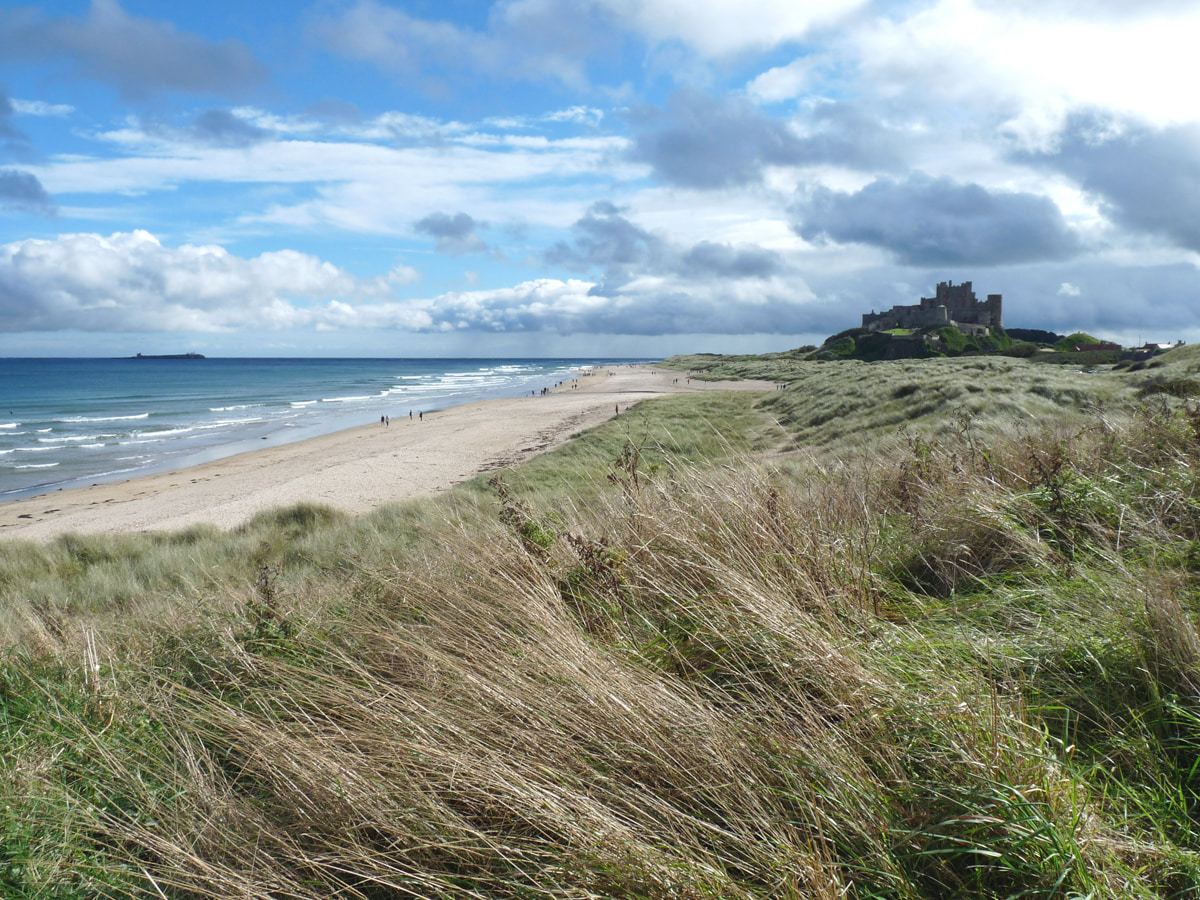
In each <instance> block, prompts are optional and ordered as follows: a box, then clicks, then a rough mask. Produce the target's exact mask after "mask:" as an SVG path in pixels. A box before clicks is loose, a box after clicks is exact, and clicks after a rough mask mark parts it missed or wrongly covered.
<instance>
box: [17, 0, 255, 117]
mask: <svg viewBox="0 0 1200 900" xmlns="http://www.w3.org/2000/svg"><path fill="white" fill-rule="evenodd" d="M0 56H3V57H4V58H5V59H7V60H9V61H18V60H21V61H34V62H41V61H45V60H65V61H67V62H68V63H69V64H70V65H71V67H72V68H73V69H74V70H75V72H76V74H77V75H79V76H80V77H84V78H92V79H96V80H99V81H103V82H107V83H109V84H112V85H114V86H115V87H116V88H117V89H118V91H120V93H121V95H122V96H123V97H125V98H127V99H142V98H144V97H147V96H149V95H150V94H153V93H155V92H158V91H164V90H174V91H184V92H187V93H197V94H207V93H215V94H224V95H239V94H242V93H243V92H245V91H246V90H248V89H249V88H252V87H255V86H257V85H259V84H261V83H262V82H264V81H265V80H266V70H265V68H264V67H263V66H262V64H261V63H259V62H258V61H257V60H256V59H255V58H254V56H253V55H252V54H251V53H250V51H249V50H247V49H246V47H245V46H244V45H243V44H241V43H240V42H238V41H232V40H230V41H223V42H221V43H219V44H214V43H212V42H210V41H207V40H205V39H204V38H202V37H199V36H197V35H194V34H188V33H186V32H180V31H178V30H177V29H176V28H175V27H174V26H173V25H171V24H170V23H166V22H159V21H155V20H153V19H145V18H140V17H137V16H131V15H129V14H128V13H126V12H125V11H124V10H123V9H122V8H121V6H120V4H119V3H118V2H117V0H92V6H91V9H90V10H89V12H88V14H87V16H86V17H83V18H76V17H62V18H53V19H51V18H45V17H44V16H43V15H42V13H41V12H40V11H39V10H37V9H33V8H28V7H27V8H23V9H11V10H8V11H3V12H0Z"/></svg>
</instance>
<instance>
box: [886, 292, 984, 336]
mask: <svg viewBox="0 0 1200 900" xmlns="http://www.w3.org/2000/svg"><path fill="white" fill-rule="evenodd" d="M1002 304H1003V301H1002V299H1001V296H1000V295H999V294H988V296H987V299H986V300H978V299H976V297H975V291H973V290H972V289H971V282H969V281H964V282H963V283H962V284H957V285H956V284H955V283H954V282H953V281H943V282H940V283H939V284H938V286H937V290H936V292H935V293H934V296H932V297H922V298H921V302H920V303H914V304H913V305H911V306H893V307H892V308H891V309H890V310H888V311H887V312H881V313H877V312H875V311H874V310H872V311H871V312H869V313H863V322H862V327H863V328H865V329H867V330H868V331H886V330H887V329H889V328H942V327H944V326H946V325H953V326H954V327H956V328H958V329H960V330H961V331H965V332H971V333H974V334H979V333H982V334H987V333H988V332H989V331H990V330H991V329H993V328H1003V327H1004V317H1003V310H1002Z"/></svg>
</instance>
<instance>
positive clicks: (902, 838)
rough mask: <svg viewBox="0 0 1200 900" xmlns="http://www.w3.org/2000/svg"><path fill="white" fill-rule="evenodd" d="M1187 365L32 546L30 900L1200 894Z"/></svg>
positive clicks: (24, 892)
mask: <svg viewBox="0 0 1200 900" xmlns="http://www.w3.org/2000/svg"><path fill="white" fill-rule="evenodd" d="M1162 360H1163V365H1162V366H1160V367H1158V368H1156V369H1154V370H1148V371H1143V372H1136V373H1128V372H1121V373H1106V374H1102V375H1085V374H1080V373H1075V372H1071V371H1069V370H1061V369H1047V368H1044V367H1039V366H1035V365H1030V364H1026V363H1024V362H1021V361H1016V360H1007V359H1004V360H1001V359H994V358H993V359H974V360H957V361H950V360H930V361H922V362H913V361H907V362H895V363H878V364H870V365H868V364H863V363H858V362H844V363H815V362H804V361H801V360H796V359H791V358H779V359H775V360H765V361H759V362H757V363H754V362H753V361H745V362H744V364H745V365H746V366H747V367H748V368H749V369H750V370H752V371H756V372H759V373H762V374H765V375H766V376H767V380H769V381H777V382H780V381H788V382H789V384H788V388H787V389H786V390H781V391H766V392H764V393H763V394H761V395H756V394H753V393H747V392H738V393H729V394H719V393H707V392H706V393H701V394H697V395H682V396H674V397H670V398H664V399H663V400H659V401H653V402H647V403H644V404H641V405H639V406H638V407H636V408H635V409H634V410H631V411H630V412H629V413H623V414H622V415H621V416H620V417H619V418H618V419H616V420H613V421H611V422H609V423H606V424H605V425H604V426H601V427H600V428H596V429H592V430H590V431H588V432H586V433H584V434H582V435H580V436H579V437H577V438H576V440H574V441H572V442H570V443H568V444H567V445H566V446H564V447H562V448H559V449H558V450H556V451H554V452H551V453H548V454H545V455H543V456H541V457H538V458H537V459H535V460H533V461H531V462H530V463H528V464H526V465H524V466H522V467H520V468H518V469H515V470H506V471H504V472H502V473H492V474H490V475H489V476H487V477H481V478H479V479H476V480H475V481H473V482H471V483H468V484H466V485H462V486H460V487H459V488H458V489H456V490H454V491H451V492H450V493H448V494H447V495H445V496H443V497H441V498H437V499H435V500H430V501H424V502H421V503H413V504H398V505H395V506H391V507H387V508H385V509H382V510H379V511H377V512H376V513H374V514H372V515H369V516H363V517H347V516H343V515H339V514H337V513H335V512H333V511H331V510H328V509H324V508H321V507H314V506H299V507H296V508H293V509H289V510H281V511H275V512H272V513H267V514H264V515H262V516H259V517H257V518H256V519H255V520H254V521H252V522H251V523H248V524H247V525H246V526H245V527H244V528H242V529H239V530H237V531H234V532H229V533H224V532H220V531H217V530H215V529H204V528H200V529H192V530H189V531H188V532H183V533H179V534H173V535H131V536H127V537H119V538H118V537H102V536H70V537H67V538H63V539H61V540H59V541H56V542H52V543H49V544H44V545H37V544H25V543H18V542H12V541H6V542H4V543H0V554H2V559H0V573H2V574H0V579H3V580H2V581H0V590H3V603H4V606H5V612H6V617H5V619H4V620H3V624H4V634H5V642H6V646H7V650H6V651H5V653H4V656H3V658H2V659H0V746H3V748H4V753H3V755H2V756H0V894H3V895H4V896H6V897H9V896H11V897H23V898H34V897H36V898H51V897H54V898H76V897H77V898H84V897H89V898H90V897H97V896H100V897H146V898H160V900H161V898H163V897H167V898H171V900H175V898H179V900H184V898H187V900H192V898H197V897H231V896H246V897H260V896H261V897H267V896H270V897H288V898H318V897H321V898H325V897H344V898H391V897H414V896H417V897H438V898H448V897H472V898H479V897H488V898H491V897H520V898H531V897H535V896H537V897H553V898H560V897H561V898H581V897H600V896H602V897H629V898H667V897H672V898H677V897H684V898H705V897H714V898H715V897H744V898H751V897H763V898H767V897H772V898H774V897H828V898H834V897H880V898H883V897H887V898H941V897H981V898H982V897H996V896H1001V897H1047V898H1049V897H1062V898H1067V897H1085V896H1091V897H1147V898H1148V897H1186V896H1195V895H1197V893H1198V892H1200V839H1198V838H1197V835H1198V834H1200V827H1198V826H1200V821H1198V819H1197V816H1198V810H1200V805H1198V804H1200V632H1198V631H1197V622H1198V617H1200V590H1198V587H1200V582H1198V580H1197V576H1198V573H1200V502H1197V499H1196V498H1197V488H1198V484H1197V481H1196V476H1195V474H1194V473H1195V472H1196V471H1197V470H1198V469H1200V414H1197V413H1196V412H1195V411H1194V409H1193V408H1192V407H1191V406H1190V405H1189V401H1188V399H1187V396H1186V395H1187V393H1188V391H1186V390H1175V389H1173V388H1172V389H1168V390H1156V389H1154V388H1152V387H1149V386H1150V385H1155V384H1157V385H1164V384H1165V385H1175V384H1178V383H1180V382H1186V381H1187V380H1188V379H1190V378H1191V377H1192V376H1193V375H1194V374H1195V373H1196V371H1197V370H1198V369H1200V354H1198V353H1197V352H1196V351H1194V350H1192V348H1181V351H1172V353H1170V354H1166V355H1165V356H1164V357H1163V358H1162ZM785 372H786V373H790V374H789V377H788V378H783V377H780V376H782V375H783V374H784V373H785ZM1152 379H1157V380H1152ZM1139 397H1142V398H1144V399H1139ZM494 474H499V475H501V476H502V482H503V483H502V484H501V483H500V482H493V477H494ZM489 482H493V483H489Z"/></svg>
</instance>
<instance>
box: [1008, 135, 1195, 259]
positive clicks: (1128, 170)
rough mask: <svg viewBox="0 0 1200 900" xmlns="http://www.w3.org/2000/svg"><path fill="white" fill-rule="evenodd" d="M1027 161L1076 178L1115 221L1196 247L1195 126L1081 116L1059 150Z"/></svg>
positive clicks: (1062, 141) (1063, 137)
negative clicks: (1160, 125) (1159, 125)
mask: <svg viewBox="0 0 1200 900" xmlns="http://www.w3.org/2000/svg"><path fill="white" fill-rule="evenodd" d="M1024 159H1026V160H1029V161H1033V162H1036V163H1039V164H1041V165H1043V166H1047V167H1050V168H1053V169H1055V170H1057V171H1060V172H1063V173H1064V174H1066V175H1069V176H1070V177H1072V178H1074V179H1076V180H1077V181H1078V182H1079V184H1080V186H1081V187H1082V188H1083V189H1084V190H1085V191H1088V192H1089V193H1091V194H1093V195H1095V196H1097V197H1099V198H1100V199H1101V201H1102V203H1103V208H1104V211H1105V213H1106V214H1107V215H1108V216H1109V218H1111V219H1112V220H1113V221H1114V222H1116V223H1118V224H1119V225H1122V226H1124V227H1125V228H1128V229H1131V230H1133V231H1141V232H1146V233H1150V234H1157V235H1162V236H1165V237H1167V238H1170V239H1171V240H1172V241H1174V242H1175V243H1177V244H1178V245H1180V246H1182V247H1186V248H1188V249H1190V250H1196V251H1200V215H1197V211H1198V210H1200V125H1196V124H1194V123H1193V124H1186V125H1176V126H1173V127H1169V128H1163V129H1151V128H1149V127H1145V126H1140V125H1138V124H1136V123H1128V122H1116V121H1111V120H1107V119H1103V118H1100V117H1097V116H1094V115H1078V116H1075V117H1074V118H1073V119H1072V120H1071V121H1070V122H1069V123H1068V125H1067V127H1066V129H1065V130H1064V133H1063V135H1062V138H1061V141H1060V146H1059V150H1058V152H1057V153H1055V154H1044V155H1041V156H1026V157H1024Z"/></svg>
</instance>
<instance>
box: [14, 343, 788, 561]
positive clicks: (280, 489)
mask: <svg viewBox="0 0 1200 900" xmlns="http://www.w3.org/2000/svg"><path fill="white" fill-rule="evenodd" d="M675 379H678V380H679V383H678V384H675V383H674V381H675ZM575 383H577V384H578V387H574V386H573V383H571V382H568V383H567V384H566V385H565V386H564V387H562V388H559V389H557V390H555V391H553V392H551V393H550V394H548V395H545V396H537V397H519V398H515V399H505V400H485V401H481V402H478V403H469V404H466V405H464V406H455V407H451V408H449V409H446V410H442V411H440V412H433V413H426V415H425V420H424V421H420V420H418V419H415V418H414V419H413V420H411V421H410V420H409V419H408V418H407V417H405V418H403V419H393V420H392V424H391V425H390V426H388V427H383V426H381V425H380V424H379V423H378V422H374V423H372V424H370V425H364V426H362V427H360V428H352V429H348V430H346V431H339V432H335V433H333V434H328V435H323V436H321V437H316V438H310V439H308V440H305V441H299V442H296V443H293V444H284V445H281V446H275V447H269V448H264V449H262V450H255V451H252V452H249V453H242V454H239V455H238V456H230V457H227V458H225V459H221V460H216V461H214V462H209V463H204V464H203V465H199V466H194V467H192V468H188V469H180V470H177V471H173V472H163V473H158V474H153V475H145V476H141V477H138V478H131V479H127V480H125V481H118V482H113V483H111V484H97V485H92V486H90V487H85V488H75V489H71V490H61V491H54V492H52V493H48V494H42V495H40V496H37V497H31V498H27V499H22V500H15V501H12V502H10V503H5V504H0V540H3V539H5V538H14V539H18V538H19V539H28V540H46V539H51V538H54V537H57V536H58V535H61V534H66V533H68V532H128V531H157V530H172V529H178V528H185V527H187V526H189V525H194V524H198V523H202V522H211V523H214V524H216V525H218V526H220V527H222V528H233V527H236V526H238V525H240V524H241V523H243V522H245V521H246V520H248V519H250V518H252V517H253V516H254V515H256V514H257V513H259V512H262V511H263V510H266V509H270V508H272V507H277V506H288V505H290V504H294V503H300V502H302V501H311V502H315V503H322V504H327V505H329V506H332V507H335V508H337V509H341V510H344V511H346V512H350V513H360V512H366V511H368V510H371V509H374V508H375V507H377V506H379V505H381V504H383V503H387V502H390V501H395V500H405V499H409V498H412V497H423V496H429V495H431V494H437V493H440V492H441V491H444V490H446V489H447V488H449V487H451V486H452V485H454V484H457V483H459V482H461V481H465V480H467V479H469V478H473V477H474V476H476V475H478V474H480V473H481V472H487V471H489V470H492V469H499V468H503V467H506V466H511V465H516V464H517V463H520V462H523V461H524V460H526V459H529V458H530V457H532V456H535V455H536V454H538V453H541V452H543V451H545V450H548V449H550V448H552V447H556V446H558V445H559V444H561V443H563V442H564V441H566V440H567V439H568V438H570V436H571V435H573V434H575V433H576V432H578V431H581V430H583V429H585V428H590V427H592V426H594V425H598V424H600V423H601V422H603V421H605V420H606V419H609V418H612V416H613V415H614V407H616V406H619V407H620V408H621V411H622V412H624V411H625V410H626V408H627V407H628V406H630V405H632V404H634V403H637V402H638V401H639V400H645V399H647V398H650V397H657V396H662V395H663V394H670V393H683V392H689V391H712V390H730V389H732V390H752V391H762V390H769V389H770V387H771V385H769V384H762V383H759V382H748V381H738V382H698V381H692V382H691V384H688V382H687V378H686V375H684V374H683V373H680V372H673V371H668V370H666V369H661V370H657V369H655V368H654V367H653V366H649V365H639V366H615V367H605V368H602V369H596V370H594V372H593V374H589V375H586V376H580V377H578V378H576V379H575Z"/></svg>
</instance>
